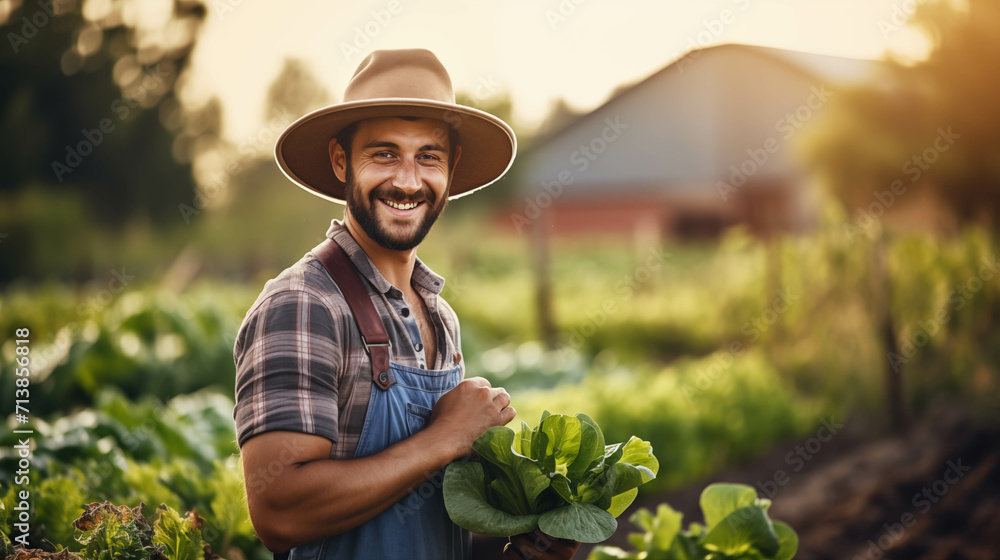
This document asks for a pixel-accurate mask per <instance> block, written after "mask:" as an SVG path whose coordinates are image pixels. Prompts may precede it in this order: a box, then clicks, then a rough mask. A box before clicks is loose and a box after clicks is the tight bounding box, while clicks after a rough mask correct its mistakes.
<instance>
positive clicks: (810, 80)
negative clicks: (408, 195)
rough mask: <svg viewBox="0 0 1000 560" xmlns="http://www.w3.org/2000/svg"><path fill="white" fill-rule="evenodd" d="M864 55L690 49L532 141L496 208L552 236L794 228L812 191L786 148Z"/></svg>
mask: <svg viewBox="0 0 1000 560" xmlns="http://www.w3.org/2000/svg"><path fill="white" fill-rule="evenodd" d="M881 72H882V64H881V63H879V62H876V61H870V60H859V59H850V58H842V57H834V56H827V55H819V54H809V53H802V52H796V51H789V50H784V49H776V48H768V47H760V46H751V45H741V44H725V45H719V46H714V47H709V48H705V49H700V50H695V51H691V52H689V53H688V54H686V55H685V56H683V57H681V58H679V59H677V60H675V61H673V62H672V63H670V64H669V65H667V66H666V67H664V68H663V69H661V70H659V71H657V72H656V73H655V74H653V75H651V76H649V77H648V78H646V79H644V80H642V81H641V82H639V83H637V84H634V85H632V86H629V87H627V88H622V89H621V90H619V92H618V93H617V94H616V95H614V96H613V97H612V98H611V99H609V100H608V101H607V102H606V103H604V104H603V105H602V106H600V107H599V108H597V109H595V110H594V111H592V112H590V113H587V114H585V115H583V116H580V117H578V118H576V119H575V120H574V121H573V122H571V123H569V124H568V125H566V126H565V127H563V128H561V129H559V130H557V131H556V132H554V133H552V134H550V135H548V136H546V137H545V138H543V139H541V140H539V141H538V142H536V143H534V144H533V145H532V146H531V147H530V148H529V149H528V150H527V151H526V153H525V154H523V156H522V158H521V159H522V163H521V166H520V169H518V170H517V174H518V178H519V182H520V184H521V185H523V188H524V191H523V193H522V196H521V197H520V200H519V202H518V203H517V204H516V205H515V206H514V207H513V208H512V209H510V211H509V212H507V213H506V214H507V216H506V217H508V218H509V223H510V224H511V225H513V226H514V228H516V229H517V230H518V231H523V230H524V229H525V228H527V227H530V226H533V225H537V224H539V223H544V226H545V227H544V230H545V231H547V232H548V233H550V234H553V235H557V236H578V235H580V234H588V233H592V234H597V235H603V236H606V235H608V234H618V235H626V236H631V235H635V236H638V237H641V238H644V239H648V238H650V237H679V238H691V237H695V238H697V237H713V236H716V235H717V234H719V233H720V232H721V231H722V230H724V229H725V228H726V227H729V226H731V225H734V224H745V225H746V226H747V227H748V228H749V229H750V230H751V231H753V232H755V233H757V234H759V235H767V234H769V233H772V232H775V231H791V232H795V231H804V230H807V229H809V228H810V226H811V225H813V224H814V223H815V219H816V202H815V199H814V193H813V191H812V189H810V188H808V185H807V184H806V179H805V175H804V173H803V172H802V169H801V165H800V164H799V162H798V161H797V160H796V157H795V150H794V149H793V146H794V142H795V138H796V136H797V135H798V134H799V133H800V131H801V130H802V129H803V128H804V127H805V126H807V125H808V123H809V122H810V121H811V120H812V119H813V118H814V117H815V116H816V115H817V114H819V113H821V112H822V111H823V108H824V106H825V105H826V104H827V103H828V102H829V100H830V99H831V98H832V97H834V96H836V94H837V91H838V90H839V89H841V88H845V87H851V86H854V85H859V84H862V83H866V82H870V81H872V80H878V79H880V75H881Z"/></svg>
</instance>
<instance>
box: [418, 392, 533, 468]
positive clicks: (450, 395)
mask: <svg viewBox="0 0 1000 560" xmlns="http://www.w3.org/2000/svg"><path fill="white" fill-rule="evenodd" d="M516 414H517V411H516V410H514V407H512V406H510V395H508V394H507V391H504V390H503V388H501V387H496V388H493V387H491V386H490V382H489V381H487V380H485V379H483V378H482V377H470V378H469V379H466V380H464V381H462V382H461V383H459V384H458V385H457V386H455V388H454V389H452V390H451V391H448V392H447V393H445V394H444V395H441V398H439V399H438V402H437V404H436V405H435V406H434V410H433V411H432V412H431V418H430V424H429V425H428V426H427V429H428V430H434V431H436V432H438V433H440V434H442V437H446V438H447V439H448V440H449V441H451V442H452V443H453V444H454V446H455V447H454V450H453V451H452V454H453V458H454V459H458V458H460V457H464V456H466V455H468V454H469V453H471V452H472V442H473V441H475V440H476V438H478V437H479V436H481V435H483V432H485V431H486V430H488V429H490V428H492V427H493V426H503V425H505V424H506V423H508V422H510V421H511V420H513V419H514V416H515V415H516Z"/></svg>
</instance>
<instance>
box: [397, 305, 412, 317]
mask: <svg viewBox="0 0 1000 560" xmlns="http://www.w3.org/2000/svg"><path fill="white" fill-rule="evenodd" d="M399 313H400V314H401V315H402V316H403V317H409V316H410V309H409V308H408V307H404V308H402V309H400V310H399Z"/></svg>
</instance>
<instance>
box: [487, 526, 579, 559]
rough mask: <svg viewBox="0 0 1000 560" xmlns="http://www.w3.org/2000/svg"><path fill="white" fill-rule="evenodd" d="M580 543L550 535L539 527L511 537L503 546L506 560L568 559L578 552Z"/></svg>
mask: <svg viewBox="0 0 1000 560" xmlns="http://www.w3.org/2000/svg"><path fill="white" fill-rule="evenodd" d="M578 548H580V543H579V542H577V541H572V540H569V539H557V538H555V537H550V536H548V535H546V534H545V533H543V532H541V531H540V530H538V529H535V530H534V531H532V532H530V533H521V534H520V535H514V536H513V537H511V538H510V542H509V543H507V545H506V546H504V547H503V558H504V560H557V559H563V560H568V559H570V558H572V557H573V555H574V554H576V551H577V549H578Z"/></svg>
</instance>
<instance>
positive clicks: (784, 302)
mask: <svg viewBox="0 0 1000 560" xmlns="http://www.w3.org/2000/svg"><path fill="white" fill-rule="evenodd" d="M774 293H775V298H774V300H773V301H772V302H771V305H770V306H768V307H767V309H765V310H764V311H762V312H761V314H760V315H757V316H755V317H752V318H750V320H748V321H746V322H744V323H743V325H742V326H741V328H740V332H741V333H743V335H744V336H746V337H747V338H746V340H745V341H740V340H734V341H732V342H730V343H729V346H728V347H727V348H726V350H725V351H723V352H715V353H714V354H713V355H712V359H713V363H712V364H710V365H708V366H707V367H703V368H698V374H697V375H696V377H695V382H694V386H691V385H690V384H687V383H685V384H684V387H682V388H681V390H682V391H683V392H684V396H685V397H687V400H688V403H693V402H694V400H695V397H699V396H701V395H703V394H704V393H705V391H707V390H708V389H709V387H711V386H712V385H713V384H714V383H715V382H716V381H718V380H719V379H721V378H722V376H723V375H724V374H725V373H726V372H727V371H728V370H729V368H731V367H732V366H733V364H734V363H736V358H739V357H740V356H742V355H743V354H744V353H745V352H746V351H747V347H748V346H749V345H752V344H756V343H757V341H758V340H760V338H761V337H762V336H763V335H764V333H766V332H767V331H768V330H770V328H771V327H772V326H773V325H774V324H775V323H776V322H777V321H778V317H779V316H781V315H783V314H784V313H786V312H787V311H788V310H789V309H791V307H792V304H794V303H795V302H796V301H798V300H799V299H800V298H801V297H802V294H801V293H800V294H796V293H793V292H792V290H791V288H781V289H778V290H775V291H774Z"/></svg>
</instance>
